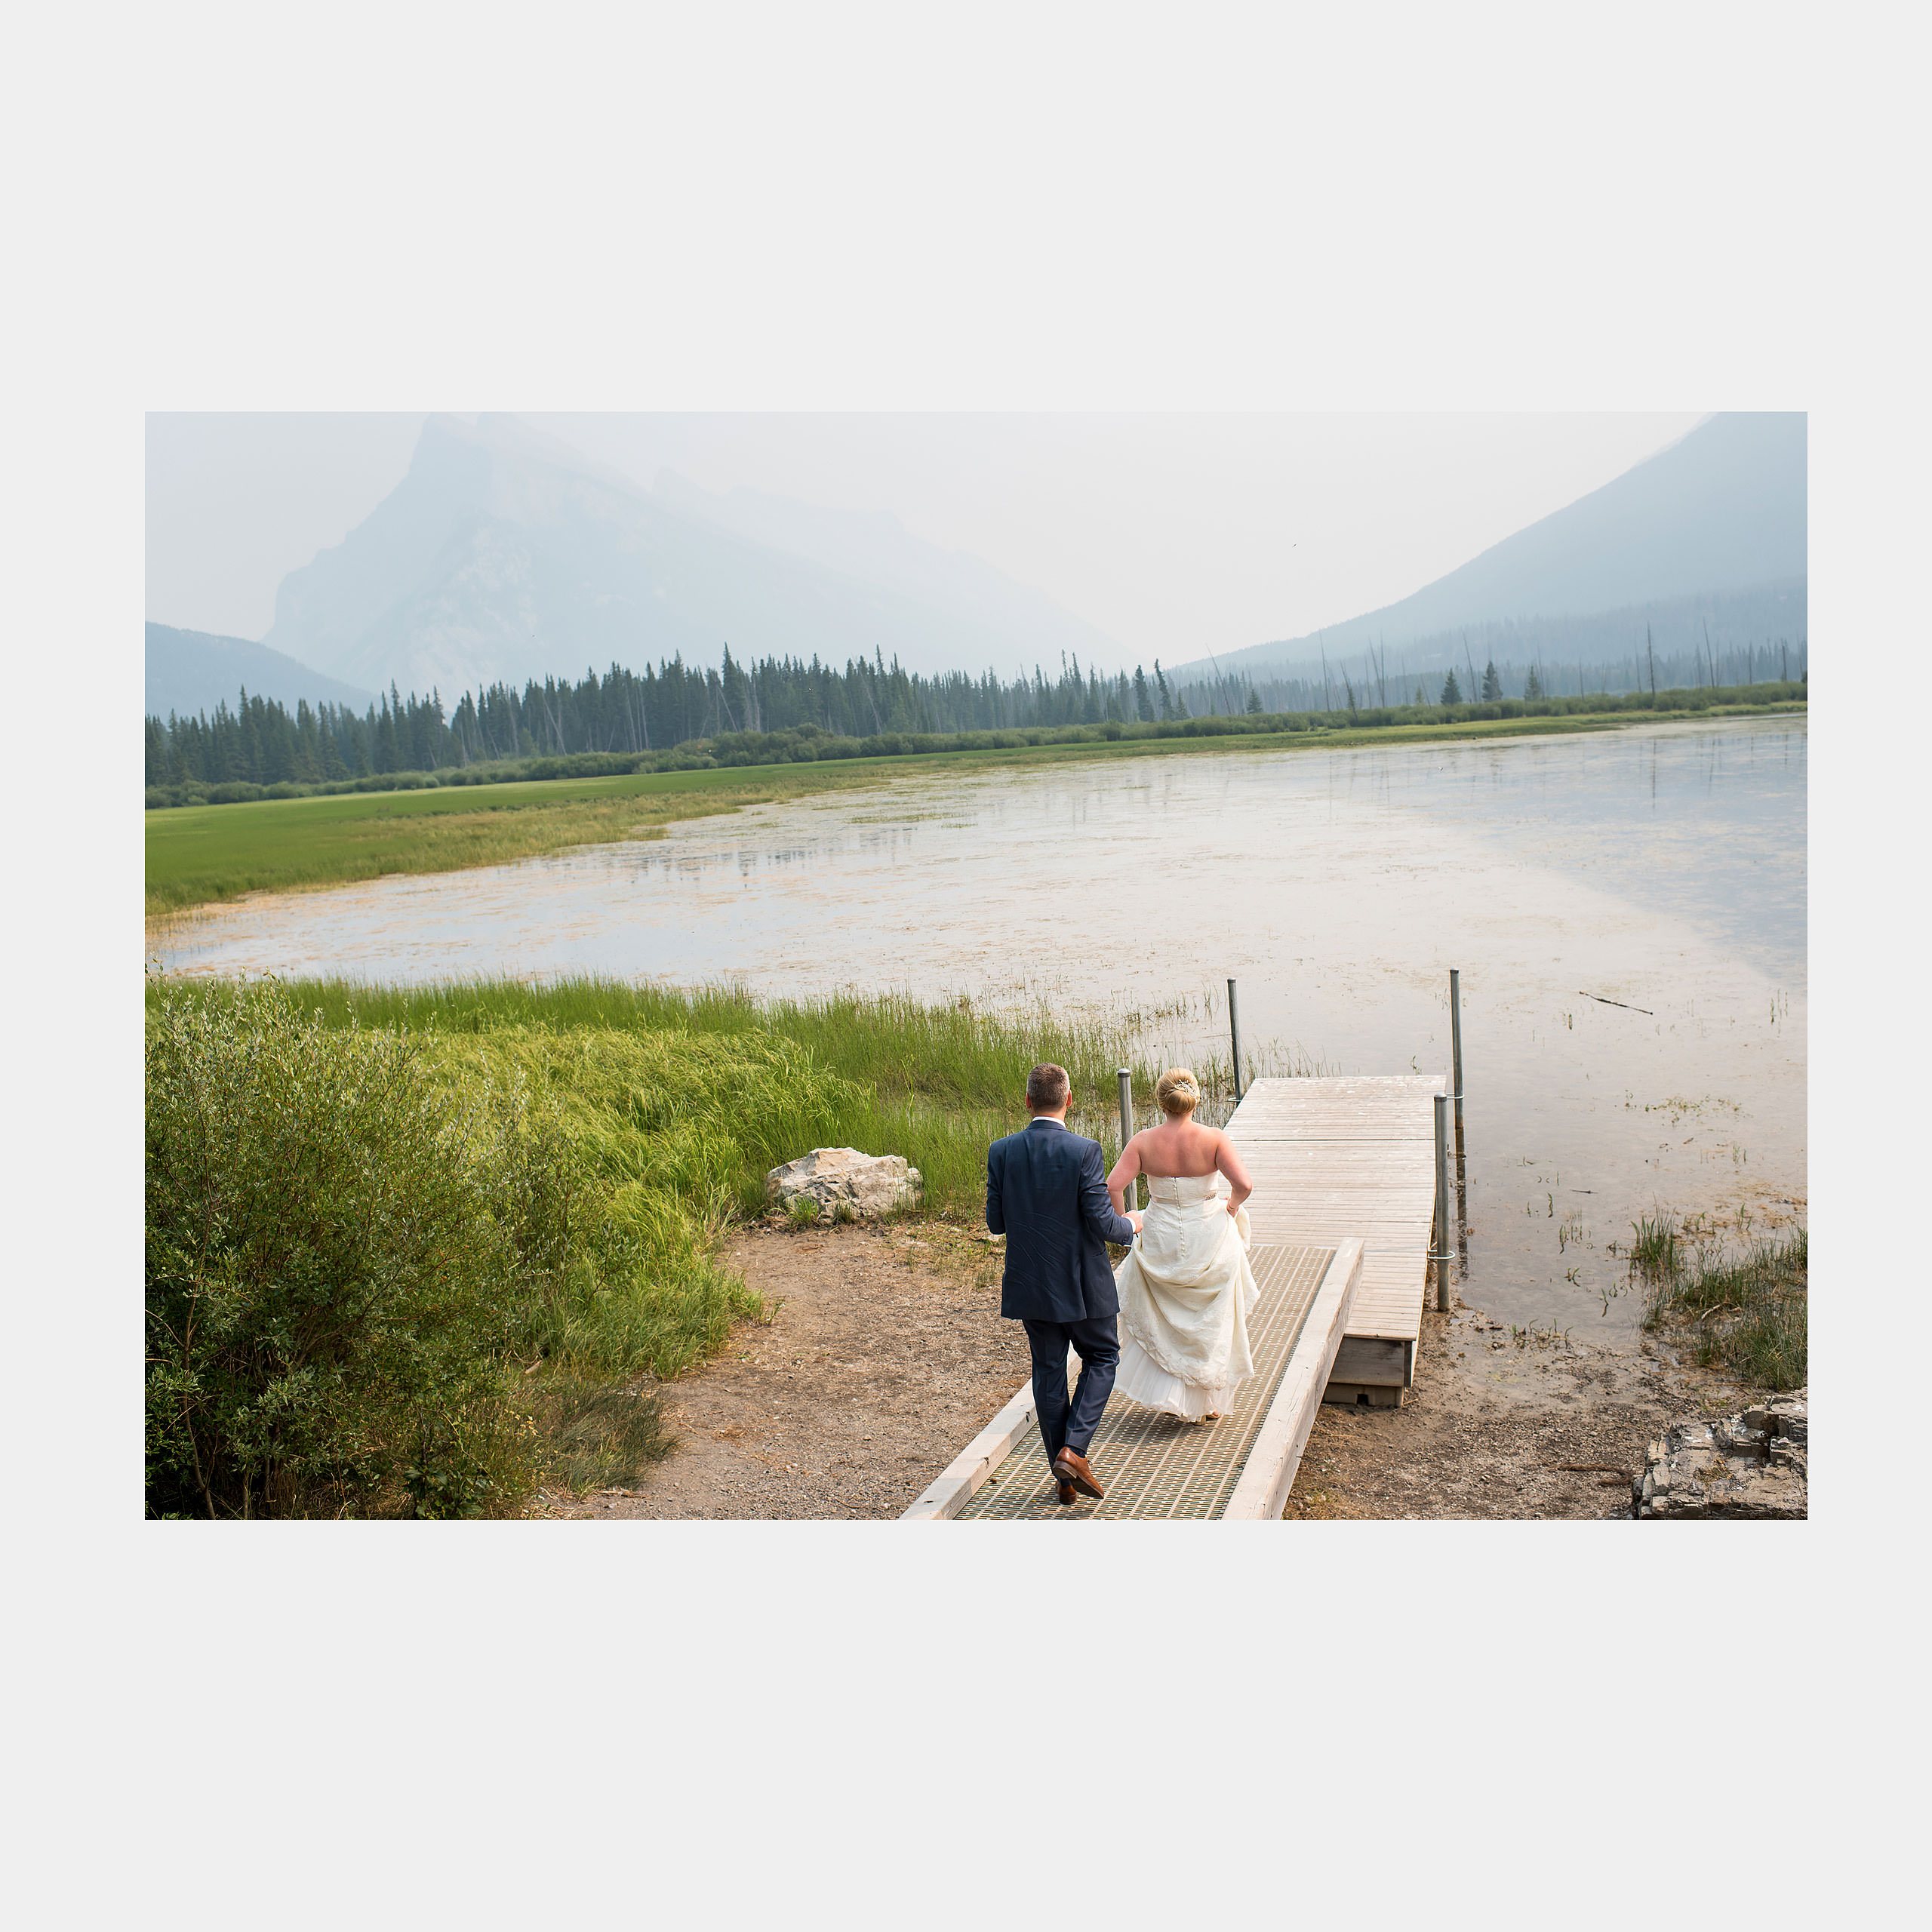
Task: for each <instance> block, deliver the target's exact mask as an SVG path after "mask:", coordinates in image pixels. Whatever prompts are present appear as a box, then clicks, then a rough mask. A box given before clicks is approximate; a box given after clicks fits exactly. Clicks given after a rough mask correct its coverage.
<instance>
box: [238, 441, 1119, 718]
mask: <svg viewBox="0 0 1932 1932" xmlns="http://www.w3.org/2000/svg"><path fill="white" fill-rule="evenodd" d="M865 521H867V520H865V519H851V518H839V517H838V516H836V515H826V514H823V513H820V512H813V511H811V510H809V509H807V508H806V507H805V506H802V505H787V504H784V503H780V502H779V501H777V500H774V499H761V500H758V501H756V502H755V503H749V504H744V503H740V504H737V505H734V504H733V503H732V502H731V500H730V499H724V498H711V497H706V495H705V494H704V493H703V492H701V491H694V489H692V488H691V486H690V485H684V486H683V487H682V489H681V490H679V489H678V486H677V485H676V484H675V483H674V484H673V485H672V491H671V493H670V495H669V500H666V498H665V497H659V496H657V495H655V494H653V493H652V492H651V491H647V490H645V489H643V488H641V487H640V486H639V485H636V484H635V483H632V481H629V479H628V478H625V477H623V476H622V475H619V474H618V473H617V472H615V471H613V470H610V469H605V468H604V467H603V466H601V465H598V464H596V463H592V462H590V461H589V460H587V459H586V458H584V457H580V455H578V454H577V452H576V451H574V450H571V449H570V448H568V447H567V446H566V445H563V444H561V443H559V442H557V441H555V440H554V439H553V438H549V437H546V436H543V435H540V434H539V433H537V432H535V431H533V430H531V429H528V427H527V426H525V425H523V424H522V423H518V422H517V421H516V420H515V419H514V418H512V417H491V416H485V417H480V418H478V419H475V420H467V419H463V418H458V417H448V416H438V417H432V418H431V419H430V420H429V422H428V423H426V425H425V426H424V428H423V435H422V439H421V441H420V443H419V445H418V446H417V452H416V455H415V458H414V460H413V461H412V463H411V466H410V469H409V473H408V475H407V476H406V477H405V478H404V480H403V481H402V482H401V484H400V485H398V487H397V488H396V489H395V491H392V493H391V494H390V495H389V497H386V499H385V500H383V502H382V503H380V504H379V505H378V506H377V508H376V509H374V511H373V512H371V514H370V515H369V516H368V518H366V519H365V521H363V522H362V523H361V525H358V527H357V528H355V530H353V531H351V532H350V533H349V535H348V536H347V537H346V538H345V539H344V540H343V542H342V543H340V544H339V545H337V546H336V547H335V548H334V549H330V550H325V551H323V552H321V553H320V554H319V555H318V556H317V557H316V558H315V561H314V562H313V563H312V564H309V565H306V567H305V568H303V569H301V570H298V571H291V573H290V574H289V575H288V577H286V578H285V580H283V583H282V585H281V589H280V591H279V592H278V595H277V599H276V608H275V623H274V626H273V627H272V629H270V630H269V634H268V638H267V640H266V641H268V642H269V643H270V644H272V645H274V646H275V648H277V649H278V650H281V651H288V652H289V653H291V654H295V655H297V656H300V657H303V658H304V659H306V660H307V661H309V662H310V663H315V664H317V665H319V666H324V667H325V668H326V669H328V670H329V671H330V672H332V673H334V675H337V676H340V677H343V678H351V679H353V680H355V681H357V682H358V683H364V684H368V685H374V686H376V687H377V688H380V687H381V686H383V685H386V684H388V683H389V681H391V680H392V679H393V680H394V681H395V683H396V684H397V685H398V686H400V687H401V688H402V689H404V690H405V691H408V690H411V689H414V690H417V691H429V689H431V688H432V687H434V688H440V689H441V691H442V692H443V693H444V694H445V697H452V696H454V694H455V693H456V692H457V691H460V690H461V689H462V688H464V687H465V686H466V685H474V684H475V683H477V682H478V681H489V680H491V679H494V678H512V679H518V680H520V679H521V678H525V677H528V676H535V677H542V676H543V675H545V674H546V673H547V672H558V673H565V672H568V673H571V674H573V675H578V674H580V673H581V672H583V670H584V669H585V668H586V667H587V666H598V667H600V668H601V666H605V665H607V664H608V663H610V662H611V660H613V659H614V658H615V659H617V660H620V661H622V662H623V663H629V664H632V665H640V664H641V663H643V662H644V661H645V660H646V659H647V658H655V657H663V656H669V655H670V654H672V653H673V652H676V651H683V652H684V653H685V654H686V656H687V657H693V658H695V659H697V660H700V661H701V662H703V663H715V662H716V661H717V658H718V653H719V651H720V650H721V648H723V647H724V645H726V644H729V645H730V646H731V649H732V651H734V654H737V655H738V656H740V657H746V656H750V655H752V654H759V655H762V654H764V653H767V652H771V653H774V654H786V653H789V654H792V655H794V656H798V657H811V656H812V655H813V654H814V653H816V654H817V655H819V656H820V657H823V658H826V659H827V660H831V661H833V662H836V663H841V664H842V663H844V661H845V660H846V659H847V658H848V657H851V656H854V655H857V654H863V655H866V656H867V657H870V656H872V654H874V653H875V651H876V652H880V653H882V654H884V657H886V658H887V659H888V660H890V659H891V657H893V656H894V654H897V656H898V657H899V658H900V661H901V662H902V663H904V664H905V665H906V667H907V668H908V669H914V670H928V671H930V670H934V669H946V668H951V667H953V666H964V667H970V668H979V667H980V666H985V665H987V664H992V665H996V666H998V668H1000V669H1001V670H1002V671H1004V672H1005V673H1006V674H1007V675H1011V674H1012V673H1013V672H1014V671H1015V670H1017V669H1018V668H1019V667H1020V664H1021V663H1022V662H1030V660H1031V657H1032V656H1040V657H1045V656H1046V655H1047V654H1048V650H1049V648H1051V652H1052V653H1053V654H1054V655H1055V656H1056V657H1057V652H1058V651H1060V649H1062V648H1069V649H1078V650H1081V651H1086V652H1088V653H1091V651H1094V649H1096V648H1102V647H1103V646H1104V643H1105V641H1104V640H1103V639H1099V638H1098V634H1097V633H1096V632H1092V631H1091V629H1090V628H1089V627H1088V626H1084V625H1081V624H1080V623H1078V620H1075V619H1073V618H1072V617H1068V616H1067V615H1066V614H1065V613H1057V615H1058V617H1059V619H1060V631H1059V632H1056V631H1055V629H1054V621H1053V620H1054V616H1055V614H1056V607H1054V606H1053V605H1051V602H1050V601H1048V600H1047V599H1045V598H1041V597H1038V595H1036V594H1035V593H1033V592H1027V591H1026V590H1024V589H1023V588H1022V587H1021V586H1018V585H1014V584H1010V583H1008V582H1007V581H1006V580H1004V579H1001V578H999V577H998V573H997V572H995V571H991V570H990V569H989V568H987V567H986V566H983V565H977V566H976V565H974V564H973V563H972V561H971V560H970V559H953V558H949V557H948V553H946V552H940V551H937V550H936V549H933V548H932V546H923V545H919V544H918V543H917V542H916V540H914V539H912V538H911V537H909V536H907V535H906V533H904V532H903V531H897V525H893V526H892V529H893V530H894V531H897V537H894V536H893V535H892V534H891V533H889V532H883V533H882V532H881V531H877V530H871V531H854V528H852V527H851V526H852V525H854V523H855V522H857V523H861V524H862V523H864V522H865ZM883 521H888V522H889V521H890V520H889V519H886V520H883ZM774 536H776V537H777V538H778V539H779V540H778V541H777V542H774V541H771V540H768V539H769V538H771V537H774ZM921 552H924V553H926V554H924V555H920V554H919V553H921ZM828 556H829V557H833V558H838V560H839V561H842V562H845V563H848V564H849V565H851V568H850V569H849V570H848V569H841V568H830V567H828V565H827V564H826V561H824V559H825V558H827V557H828ZM987 580H992V582H990V583H989V582H988V581H987ZM962 585H966V586H975V588H974V590H973V594H971V595H966V594H962V593H961V592H960V591H959V589H958V586H962ZM949 586H953V587H954V588H953V590H952V593H951V594H949V588H948V587H949ZM1062 638H1064V641H1061V639H1062ZM1049 640H1051V643H1050V644H1049Z"/></svg>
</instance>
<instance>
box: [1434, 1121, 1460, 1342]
mask: <svg viewBox="0 0 1932 1932" xmlns="http://www.w3.org/2000/svg"><path fill="white" fill-rule="evenodd" d="M1430 1245H1431V1247H1432V1253H1431V1254H1430V1255H1429V1260H1431V1261H1432V1262H1433V1263H1435V1312H1436V1313H1437V1314H1438V1315H1447V1313H1448V1312H1449V1263H1450V1262H1451V1260H1452V1259H1454V1257H1453V1256H1452V1255H1451V1252H1450V1248H1449V1096H1448V1095H1447V1094H1437V1095H1436V1096H1435V1240H1434V1241H1433V1242H1432V1243H1431V1244H1430Z"/></svg>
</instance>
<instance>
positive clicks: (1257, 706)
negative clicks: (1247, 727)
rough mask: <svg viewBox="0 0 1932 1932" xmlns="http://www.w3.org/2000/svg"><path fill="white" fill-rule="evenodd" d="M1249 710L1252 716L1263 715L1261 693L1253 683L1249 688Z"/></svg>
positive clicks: (1249, 714)
mask: <svg viewBox="0 0 1932 1932" xmlns="http://www.w3.org/2000/svg"><path fill="white" fill-rule="evenodd" d="M1247 715H1248V716H1249V717H1251V718H1259V717H1260V715H1261V694H1260V692H1259V691H1257V690H1255V689H1254V687H1253V686H1252V685H1250V686H1249V688H1248V693H1247Z"/></svg>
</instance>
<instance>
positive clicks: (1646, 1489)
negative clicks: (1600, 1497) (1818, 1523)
mask: <svg viewBox="0 0 1932 1932" xmlns="http://www.w3.org/2000/svg"><path fill="white" fill-rule="evenodd" d="M1807 1393H1808V1391H1807V1389H1794V1390H1793V1391H1792V1392H1791V1393H1790V1394H1789V1395H1778V1396H1774V1397H1773V1398H1771V1399H1770V1401H1766V1402H1763V1403H1761V1404H1755V1405H1754V1406H1752V1407H1749V1408H1745V1409H1740V1411H1738V1412H1737V1414H1735V1415H1732V1416H1727V1417H1725V1418H1724V1420H1722V1421H1721V1422H1716V1423H1709V1422H1684V1423H1677V1424H1675V1425H1674V1426H1672V1427H1671V1428H1670V1429H1666V1431H1665V1432H1664V1433H1663V1435H1661V1436H1660V1437H1659V1438H1657V1441H1654V1442H1653V1443H1652V1444H1651V1447H1650V1450H1649V1453H1648V1454H1647V1455H1646V1457H1645V1458H1644V1472H1643V1474H1642V1475H1641V1476H1640V1477H1639V1478H1638V1479H1637V1481H1635V1484H1633V1485H1632V1498H1631V1510H1632V1514H1633V1515H1636V1516H1638V1517H1639V1518H1654V1519H1657V1520H1663V1519H1666V1518H1669V1519H1672V1520H1680V1521H1681V1520H1685V1519H1689V1520H1697V1519H1700V1518H1701V1519H1703V1520H1706V1521H1709V1520H1719V1521H1785V1522H1788V1521H1793V1520H1797V1519H1802V1518H1804V1516H1805V1515H1806V1514H1807V1497H1806V1490H1807V1484H1808V1480H1809V1478H1808V1470H1807V1444H1808V1442H1809V1440H1810V1424H1809V1420H1808V1418H1807V1402H1806V1398H1807Z"/></svg>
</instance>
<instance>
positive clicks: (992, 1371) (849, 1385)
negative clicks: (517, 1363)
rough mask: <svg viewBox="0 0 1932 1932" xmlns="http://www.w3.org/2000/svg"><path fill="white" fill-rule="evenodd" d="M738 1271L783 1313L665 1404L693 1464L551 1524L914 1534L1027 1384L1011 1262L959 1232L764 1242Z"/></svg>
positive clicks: (753, 1236) (757, 1235)
mask: <svg viewBox="0 0 1932 1932" xmlns="http://www.w3.org/2000/svg"><path fill="white" fill-rule="evenodd" d="M728 1259H729V1260H730V1262H731V1265H732V1266H734V1267H735V1268H737V1269H740V1270H741V1271H742V1272H743V1275H744V1277H745V1278H746V1281H748V1282H749V1284H751V1286H752V1287H754V1288H755V1289H757V1290H758V1291H759V1292H760V1293H761V1294H764V1295H765V1296H767V1297H770V1298H771V1300H772V1301H773V1302H774V1303H776V1304H777V1307H776V1312H775V1313H774V1316H773V1318H772V1320H771V1321H770V1322H769V1323H768V1324H765V1323H759V1322H746V1323H744V1324H742V1325H741V1326H740V1327H739V1328H738V1329H737V1331H736V1333H735V1334H734V1336H733V1337H732V1340H731V1344H730V1346H728V1348H727V1349H725V1350H724V1353H723V1354H721V1355H718V1356H717V1357H715V1358H713V1359H712V1361H709V1362H708V1363H706V1364H705V1365H704V1366H703V1367H701V1368H700V1369H698V1370H697V1371H694V1373H693V1374H691V1375H688V1376H687V1377H685V1378H684V1379H683V1380H681V1381H678V1382H675V1383H672V1384H671V1385H670V1386H669V1387H668V1388H667V1389H666V1390H665V1391H664V1395H665V1409H666V1421H667V1423H669V1426H670V1428H671V1429H672V1432H673V1433H674V1434H675V1435H676V1436H677V1437H678V1447H677V1449H676V1450H675V1451H674V1452H673V1453H672V1455H671V1456H670V1457H669V1459H668V1460H666V1461H664V1462H663V1463H658V1464H657V1465H656V1466H655V1467H654V1468H653V1469H651V1472H650V1473H649V1474H648V1475H647V1476H646V1477H645V1480H644V1481H643V1483H642V1484H641V1485H640V1486H639V1487H638V1488H637V1489H636V1490H635V1491H629V1492H628V1493H626V1492H623V1491H612V1492H611V1493H609V1494H605V1495H602V1496H598V1497H591V1498H589V1499H586V1500H585V1501H584V1502H583V1503H580V1504H577V1505H569V1504H567V1503H564V1501H563V1500H562V1499H561V1498H549V1499H546V1502H547V1503H548V1505H549V1507H548V1508H547V1509H546V1510H545V1512H544V1513H546V1514H557V1515H589V1516H597V1517H603V1518H629V1517H666V1516H672V1517H693V1516H707V1517H718V1516H728V1517H746V1516H752V1517H820V1518H826V1517H830V1518H861V1517H873V1518H884V1517H894V1516H897V1515H901V1514H903V1512H904V1511H905V1510H906V1509H907V1508H908V1507H909V1506H910V1505H911V1504H912V1503H913V1502H914V1501H915V1500H916V1499H917V1498H918V1494H919V1492H920V1491H921V1490H923V1489H924V1487H925V1486H926V1484H928V1482H930V1481H931V1480H932V1478H933V1477H934V1475H936V1474H937V1472H939V1471H940V1470H941V1469H943V1468H945V1466H946V1464H947V1463H949V1462H951V1461H952V1458H953V1457H955V1455H957V1454H958V1452H959V1451H960V1450H961V1448H962V1447H964V1445H965V1444H966V1443H967V1442H968V1441H971V1438H973V1437H974V1435H977V1433H978V1432H979V1431H980V1429H983V1428H984V1427H985V1426H986V1423H987V1422H988V1421H989V1420H990V1419H991V1418H992V1415H993V1414H994V1413H995V1411H997V1410H998V1408H999V1407H1001V1405H1002V1404H1004V1402H1005V1401H1006V1400H1007V1399H1008V1397H1009V1396H1011V1395H1012V1393H1013V1392H1014V1390H1015V1389H1017V1388H1018V1387H1019V1386H1020V1384H1021V1383H1023V1382H1024V1381H1025V1380H1026V1377H1027V1374H1028V1365H1027V1358H1026V1336H1025V1334H1023V1332H1022V1331H1021V1329H1020V1324H1019V1323H1018V1322H1017V1321H1001V1319H1000V1316H999V1268H1000V1261H999V1256H998V1251H997V1250H995V1249H994V1248H992V1247H989V1246H988V1245H987V1244H986V1243H985V1242H983V1241H980V1239H978V1238H977V1235H975V1234H974V1232H972V1231H971V1230H969V1229H965V1228H964V1227H961V1226H954V1225H952V1224H950V1223H946V1222H943V1221H940V1222H934V1221H928V1222H894V1223H888V1224H887V1225H885V1226H882V1227H872V1226H864V1225H863V1224H861V1225H857V1226H853V1225H848V1226H841V1227H836V1228H829V1229H822V1230H821V1229H810V1230H808V1231H804V1232H793V1231H792V1230H790V1229H780V1228H775V1227H770V1226H760V1227H757V1228H754V1229H751V1230H749V1232H746V1233H744V1234H742V1235H740V1236H738V1237H737V1238H736V1239H734V1241H732V1242H731V1245H730V1247H729V1249H728Z"/></svg>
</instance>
